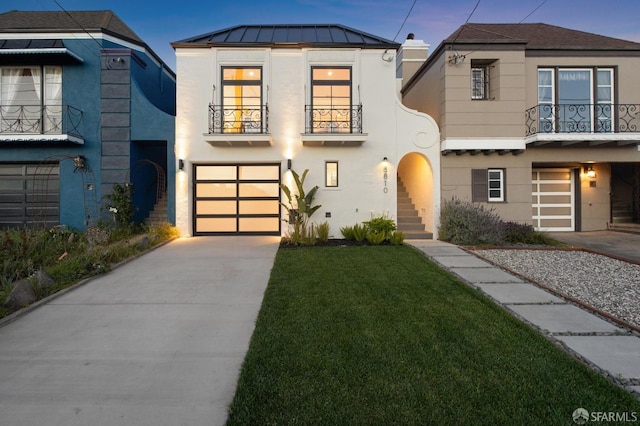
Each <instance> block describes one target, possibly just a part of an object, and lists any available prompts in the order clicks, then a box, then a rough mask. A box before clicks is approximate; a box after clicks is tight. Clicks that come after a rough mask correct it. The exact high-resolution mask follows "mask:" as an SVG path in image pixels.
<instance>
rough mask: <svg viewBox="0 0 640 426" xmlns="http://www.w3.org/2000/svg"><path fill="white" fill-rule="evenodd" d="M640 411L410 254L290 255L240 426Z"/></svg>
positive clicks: (252, 361)
mask: <svg viewBox="0 0 640 426" xmlns="http://www.w3.org/2000/svg"><path fill="white" fill-rule="evenodd" d="M579 407H584V408H586V409H587V410H588V411H616V412H640V402H638V401H637V400H636V399H635V398H633V397H632V396H631V395H630V394H629V393H627V392H625V391H624V390H621V389H619V388H617V387H615V386H614V385H612V384H610V383H609V382H608V381H607V380H605V379H604V378H602V377H601V376H600V375H598V374H596V373H594V372H593V371H591V370H590V369H588V368H587V367H585V366H583V365H582V364H579V363H578V362H576V361H575V360H573V359H572V358H570V357H569V356H568V355H567V354H566V353H565V352H563V351H562V350H560V349H558V348H557V347H555V346H554V345H553V344H552V343H551V342H549V341H548V340H547V339H545V338H544V337H542V336H541V335H539V334H538V333H537V332H535V331H533V330H532V329H530V328H529V327H527V326H526V325H524V324H522V323H521V322H519V321H518V320H516V319H514V318H513V317H511V316H510V315H509V314H507V313H505V312H504V311H503V310H502V309H501V308H499V307H497V306H496V305H494V304H493V303H492V302H490V301H489V300H488V299H486V298H485V297H483V296H482V295H481V294H480V293H479V292H477V291H475V290H474V289H471V288H469V287H467V286H466V285H464V284H462V283H461V282H459V281H458V280H457V279H455V278H453V277H452V276H451V275H449V274H448V273H447V272H445V271H443V270H442V269H440V268H438V267H437V266H436V265H434V264H433V263H432V262H430V261H429V260H428V259H426V258H425V257H424V256H423V255H422V254H421V253H419V252H417V251H416V250H414V249H413V248H411V247H408V246H400V247H393V246H359V247H314V248H304V249H281V250H280V251H279V252H278V255H277V257H276V261H275V265H274V268H273V270H272V274H271V279H270V282H269V286H268V288H267V291H266V293H265V298H264V302H263V305H262V309H261V311H260V314H259V317H258V321H257V324H256V329H255V332H254V334H253V337H252V341H251V345H250V348H249V352H248V354H247V356H246V358H245V361H244V365H243V369H242V372H241V375H240V379H239V382H238V388H237V392H236V395H235V398H234V401H233V403H232V405H231V407H230V414H229V421H228V424H229V425H247V424H254V425H266V424H303V425H308V424H318V425H337V424H340V425H342V424H366V425H390V424H421V425H422V424H545V425H547V424H572V417H571V416H572V413H573V411H574V410H575V409H577V408H579Z"/></svg>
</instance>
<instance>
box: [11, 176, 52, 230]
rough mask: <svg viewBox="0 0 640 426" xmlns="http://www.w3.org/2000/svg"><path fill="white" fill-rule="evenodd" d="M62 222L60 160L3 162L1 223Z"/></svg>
mask: <svg viewBox="0 0 640 426" xmlns="http://www.w3.org/2000/svg"><path fill="white" fill-rule="evenodd" d="M59 223H60V167H59V166H58V164H0V227H2V228H7V227H14V228H15V227H22V226H28V225H44V226H47V227H48V226H53V225H57V224H59Z"/></svg>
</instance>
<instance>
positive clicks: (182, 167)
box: [178, 158, 184, 170]
mask: <svg viewBox="0 0 640 426" xmlns="http://www.w3.org/2000/svg"><path fill="white" fill-rule="evenodd" d="M178 169H180V170H184V160H183V159H182V158H180V159H179V160H178Z"/></svg>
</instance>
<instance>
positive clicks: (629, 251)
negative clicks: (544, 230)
mask: <svg viewBox="0 0 640 426" xmlns="http://www.w3.org/2000/svg"><path fill="white" fill-rule="evenodd" d="M550 235H551V236H552V237H553V238H555V239H557V240H560V241H562V242H565V243H567V244H571V245H574V246H578V247H584V248H588V249H590V250H593V251H595V252H598V253H603V254H606V255H609V256H612V257H617V258H619V259H623V260H627V261H630V262H634V263H638V264H640V234H631V233H627V232H616V231H587V232H552V233H550Z"/></svg>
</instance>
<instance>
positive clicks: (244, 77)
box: [221, 67, 263, 133]
mask: <svg viewBox="0 0 640 426" xmlns="http://www.w3.org/2000/svg"><path fill="white" fill-rule="evenodd" d="M221 113H222V114H221V115H222V117H221V120H222V131H223V132H224V133H261V132H262V131H263V121H262V116H263V114H262V68H261V67H222V112H221Z"/></svg>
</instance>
